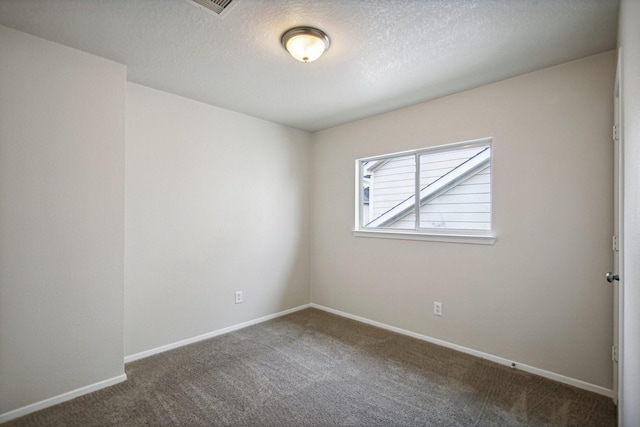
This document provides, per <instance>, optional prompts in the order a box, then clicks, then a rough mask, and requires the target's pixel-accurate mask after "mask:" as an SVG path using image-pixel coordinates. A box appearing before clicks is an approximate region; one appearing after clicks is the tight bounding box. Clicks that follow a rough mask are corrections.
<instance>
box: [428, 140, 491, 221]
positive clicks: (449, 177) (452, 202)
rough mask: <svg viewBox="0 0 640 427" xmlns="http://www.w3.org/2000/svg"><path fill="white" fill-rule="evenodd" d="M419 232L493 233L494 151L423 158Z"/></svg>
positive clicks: (460, 151) (479, 149)
mask: <svg viewBox="0 0 640 427" xmlns="http://www.w3.org/2000/svg"><path fill="white" fill-rule="evenodd" d="M419 157H420V224H419V227H420V228H431V229H432V228H437V229H446V230H451V229H454V230H491V147H490V146H488V145H482V146H476V147H472V148H465V149H458V150H449V151H440V152H435V153H426V154H421V155H420V156H419Z"/></svg>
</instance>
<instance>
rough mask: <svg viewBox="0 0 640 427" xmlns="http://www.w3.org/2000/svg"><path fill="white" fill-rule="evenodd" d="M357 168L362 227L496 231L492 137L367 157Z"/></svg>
mask: <svg viewBox="0 0 640 427" xmlns="http://www.w3.org/2000/svg"><path fill="white" fill-rule="evenodd" d="M356 167H357V168H358V175H357V176H358V181H359V182H358V186H357V194H356V198H357V201H358V202H357V207H358V212H357V224H356V230H360V231H366V230H372V231H373V230H396V231H397V230H404V231H405V232H406V231H412V232H415V233H445V234H446V233H465V234H469V233H471V234H488V233H490V232H491V139H488V138H487V139H481V140H475V141H468V142H462V143H456V144H449V145H443V146H438V147H432V148H425V149H421V150H415V151H410V152H403V153H398V154H389V155H384V156H378V157H372V158H367V159H361V160H358V161H357V163H356ZM416 206H419V209H418V208H417V207H416Z"/></svg>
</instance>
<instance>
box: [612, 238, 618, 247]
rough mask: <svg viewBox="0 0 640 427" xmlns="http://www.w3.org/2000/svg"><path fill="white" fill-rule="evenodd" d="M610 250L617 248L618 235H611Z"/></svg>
mask: <svg viewBox="0 0 640 427" xmlns="http://www.w3.org/2000/svg"><path fill="white" fill-rule="evenodd" d="M611 250H613V251H617V250H618V236H613V238H612V239H611Z"/></svg>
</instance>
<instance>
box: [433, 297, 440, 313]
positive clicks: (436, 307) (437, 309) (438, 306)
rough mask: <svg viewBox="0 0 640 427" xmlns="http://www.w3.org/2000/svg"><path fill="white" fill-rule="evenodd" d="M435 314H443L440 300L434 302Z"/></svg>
mask: <svg viewBox="0 0 640 427" xmlns="http://www.w3.org/2000/svg"><path fill="white" fill-rule="evenodd" d="M433 314H435V315H436V316H442V303H441V302H438V301H434V302H433Z"/></svg>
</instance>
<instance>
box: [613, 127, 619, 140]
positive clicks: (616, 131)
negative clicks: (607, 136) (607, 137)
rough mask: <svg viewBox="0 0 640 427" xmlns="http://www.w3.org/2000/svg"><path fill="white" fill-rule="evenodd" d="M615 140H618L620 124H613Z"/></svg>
mask: <svg viewBox="0 0 640 427" xmlns="http://www.w3.org/2000/svg"><path fill="white" fill-rule="evenodd" d="M613 140H614V141H617V140H618V125H613Z"/></svg>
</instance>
